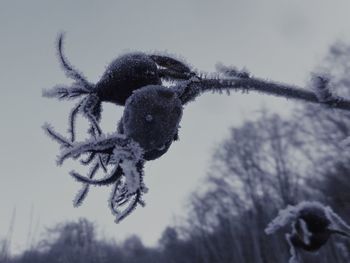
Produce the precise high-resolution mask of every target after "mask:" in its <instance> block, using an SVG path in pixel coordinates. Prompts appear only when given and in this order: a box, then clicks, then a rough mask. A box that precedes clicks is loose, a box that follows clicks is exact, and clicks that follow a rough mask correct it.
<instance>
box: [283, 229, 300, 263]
mask: <svg viewBox="0 0 350 263" xmlns="http://www.w3.org/2000/svg"><path fill="white" fill-rule="evenodd" d="M290 238H291V235H290V234H286V240H287V242H288V245H289V253H290V255H291V257H290V259H289V261H288V263H300V261H299V256H298V251H297V250H296V249H295V247H294V246H293V244H292V241H291V240H290Z"/></svg>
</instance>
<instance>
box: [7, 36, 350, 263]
mask: <svg viewBox="0 0 350 263" xmlns="http://www.w3.org/2000/svg"><path fill="white" fill-rule="evenodd" d="M317 71H318V73H323V74H327V75H328V76H329V77H330V79H331V86H332V87H334V89H335V91H334V92H336V93H340V94H341V95H343V96H344V97H347V98H349V97H350V89H349V87H350V47H349V46H348V45H346V44H344V43H337V44H335V45H333V46H332V47H331V48H330V52H329V54H328V56H327V57H326V59H325V60H324V63H323V64H322V66H320V67H319V68H318V69H317ZM349 138H350V113H348V112H345V111H339V110H332V109H326V108H323V107H320V106H319V105H310V104H303V105H299V106H297V107H296V108H295V112H294V113H293V114H292V117H291V118H289V119H287V120H286V119H283V118H281V117H280V116H279V115H278V114H271V113H268V112H266V111H262V112H261V115H260V117H259V118H258V119H257V120H254V121H246V122H245V123H244V124H243V125H241V126H240V127H235V128H232V129H231V131H230V136H229V137H228V138H226V139H225V140H224V141H223V142H222V143H221V145H219V147H218V148H217V150H216V152H215V153H214V155H213V162H212V166H211V168H210V170H209V172H208V176H207V178H206V180H205V184H204V185H203V186H202V187H201V188H200V189H198V191H196V192H195V193H193V194H192V195H191V198H190V201H189V203H188V215H187V216H186V220H185V221H184V222H182V223H181V224H180V225H178V226H173V227H168V228H166V229H165V230H164V232H163V234H162V237H161V238H160V240H159V245H158V246H157V247H153V248H149V247H146V246H144V245H143V243H142V241H141V240H140V239H139V238H138V237H137V236H132V237H130V238H128V239H126V240H125V241H124V242H121V243H116V242H113V241H105V240H99V239H97V238H96V233H95V227H94V225H93V224H92V223H90V222H89V221H87V220H86V219H81V220H79V221H78V222H69V223H64V224H60V225H58V226H56V227H55V228H53V229H51V230H49V231H48V233H47V238H46V239H44V240H42V241H41V242H39V243H38V244H37V246H36V247H34V248H32V249H30V250H28V251H26V252H24V253H23V254H22V255H19V256H16V257H14V258H10V257H9V256H8V253H7V252H6V242H4V244H3V246H2V247H0V262H11V263H34V262H35V263H40V262H45V263H46V262H50V263H56V262H57V263H58V262H60V263H66V262H74V263H79V262H84V263H90V262H91V263H92V262H99V263H104V262H105V263H111V262H118V263H123V262H128V263H141V262H155V263H158V262H159V263H160V262H166V263H197V262H198V263H209V262H210V263H226V262H227V263H228V262H230V263H231V262H247V263H248V262H254V263H274V262H276V263H277V262H288V258H289V251H288V249H289V248H288V245H287V242H285V238H284V233H280V234H279V235H275V236H267V235H266V234H265V233H264V229H265V227H266V226H267V224H268V222H269V221H271V220H272V219H273V218H274V217H275V216H276V215H277V213H278V210H279V209H281V208H284V207H286V206H287V205H288V204H296V203H298V202H300V201H302V200H310V201H311V200H315V201H320V202H323V203H325V204H328V205H330V206H331V207H332V208H333V210H334V211H335V212H336V213H338V214H339V215H340V216H341V217H342V218H343V219H344V220H345V221H347V222H348V223H349V222H350V179H349V178H350V177H349V176H350V154H349V147H350V140H349ZM303 259H304V261H305V262H307V263H308V262H310V263H312V262H318V263H326V262H328V263H348V262H349V261H350V242H349V241H347V240H345V239H341V238H339V237H332V238H331V240H330V241H329V242H328V243H327V245H326V246H325V247H323V248H322V249H321V250H320V251H319V252H318V254H310V253H305V254H304V255H303Z"/></svg>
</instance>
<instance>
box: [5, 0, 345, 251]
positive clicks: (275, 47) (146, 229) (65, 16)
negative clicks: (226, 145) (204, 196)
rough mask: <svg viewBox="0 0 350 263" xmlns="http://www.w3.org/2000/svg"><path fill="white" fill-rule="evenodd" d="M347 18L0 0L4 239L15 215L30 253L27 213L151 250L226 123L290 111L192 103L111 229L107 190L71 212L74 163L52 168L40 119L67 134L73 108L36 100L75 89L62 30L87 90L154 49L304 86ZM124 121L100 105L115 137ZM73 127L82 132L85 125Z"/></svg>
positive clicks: (220, 1)
mask: <svg viewBox="0 0 350 263" xmlns="http://www.w3.org/2000/svg"><path fill="white" fill-rule="evenodd" d="M349 10H350V1H349V0H332V1H330V0H293V1H290V0H264V1H262V0H231V1H228V0H226V1H224V0H217V1H209V0H205V1H204V0H201V1H199V0H198V1H197V0H177V1H165V0H164V1H161V0H147V1H141V0H140V1H133V0H129V1H88V0H76V1H68V0H61V1H47V0H42V1H39V0H31V1H24V0H23V1H16V0H11V1H10V0H9V1H6V0H1V1H0V76H1V78H0V79H1V86H0V89H1V96H0V120H1V128H0V135H1V136H0V138H1V139H0V140H1V142H0V143H1V147H0V157H1V158H0V164H1V173H0V176H1V183H0V206H1V207H0V238H1V237H3V236H5V235H6V233H7V231H8V228H9V223H10V218H11V214H12V211H13V208H14V207H16V211H17V214H16V221H15V227H14V235H13V250H14V251H18V250H20V249H23V248H25V246H26V243H27V236H28V230H29V229H30V213H31V212H30V211H33V219H34V220H33V221H34V222H33V225H36V224H38V226H39V233H40V232H41V231H42V230H43V229H44V227H46V226H52V225H53V224H55V223H57V222H61V221H63V220H74V219H76V218H79V217H86V218H88V219H90V220H92V221H94V222H96V223H97V224H98V226H99V227H100V229H101V230H102V231H103V232H104V233H105V235H106V236H107V237H114V238H117V239H119V240H120V239H123V238H124V237H126V236H127V235H129V234H138V235H140V236H141V237H142V239H143V241H144V242H145V243H146V244H149V245H153V244H155V243H156V242H157V240H158V238H159V235H160V233H161V231H162V230H163V229H164V227H165V226H166V225H168V224H171V223H172V222H173V218H174V216H182V215H184V210H185V204H186V200H187V199H188V196H189V194H190V192H191V191H192V190H194V189H195V188H196V187H198V186H200V184H201V183H202V180H203V179H204V177H205V174H206V170H207V168H208V167H209V165H210V158H211V154H212V152H213V150H214V149H215V146H216V145H217V143H219V142H220V141H221V140H222V139H223V138H224V137H225V136H226V135H227V134H228V129H229V127H231V126H233V125H239V124H240V123H242V121H243V120H244V119H246V118H254V117H255V116H256V115H257V111H259V109H260V108H261V107H262V106H265V107H266V108H268V109H271V110H273V111H277V112H280V113H282V114H285V115H287V114H288V111H289V110H290V109H291V107H292V105H293V104H294V103H298V102H293V101H286V100H284V99H276V98H272V97H267V96H260V95H255V94H253V93H251V94H249V95H242V94H235V93H233V94H231V96H225V95H212V94H208V95H204V96H202V97H200V98H199V99H197V101H196V102H195V103H192V104H190V105H189V106H187V107H186V109H185V112H184V117H183V120H182V124H181V126H182V128H181V130H180V141H179V142H177V143H174V144H173V145H172V147H171V149H170V151H169V152H168V153H167V154H166V155H165V156H163V157H162V158H161V159H158V160H156V161H154V162H150V163H147V165H146V171H145V172H146V176H145V183H146V185H147V186H148V187H149V189H150V191H149V193H148V194H146V195H145V200H146V203H147V206H146V207H145V208H139V209H137V210H136V211H135V212H134V213H133V214H132V215H131V216H130V217H128V218H127V219H126V220H125V221H124V222H122V223H120V224H118V225H116V224H115V223H114V218H113V216H112V215H111V213H110V210H109V208H108V206H107V199H108V196H109V191H110V189H107V188H97V189H96V188H93V189H91V191H90V193H89V196H88V198H87V199H86V202H85V203H84V205H83V206H82V207H80V208H79V209H75V208H73V206H72V199H73V197H74V195H75V193H76V191H77V190H78V189H79V187H80V185H79V184H78V183H76V182H75V181H74V180H72V178H70V176H69V175H68V171H69V170H71V169H72V167H74V163H73V162H67V163H66V164H65V165H64V166H63V167H56V165H55V160H56V155H57V154H58V152H59V151H58V145H57V144H56V143H54V142H53V141H51V140H50V139H49V138H48V137H46V136H45V135H44V133H43V131H42V130H41V125H42V124H43V123H44V122H45V121H48V122H50V123H51V124H52V125H53V126H54V127H56V128H57V130H59V131H61V132H65V131H66V129H67V116H68V112H69V110H70V108H71V107H72V103H69V102H57V101H54V100H49V99H44V98H42V97H41V90H42V89H43V88H50V87H52V86H54V85H55V84H59V83H62V84H69V83H71V81H70V80H69V79H67V78H66V77H65V75H64V73H63V72H62V70H61V68H60V66H59V63H58V60H57V57H56V50H55V40H56V38H57V34H58V32H60V31H65V32H66V33H67V35H66V42H65V51H66V55H67V57H68V58H69V59H70V61H71V62H72V64H74V65H75V66H76V67H77V68H79V69H80V70H81V71H82V72H83V73H84V74H85V75H86V76H87V77H88V79H89V80H90V81H92V82H96V81H97V80H98V79H99V77H100V76H101V74H102V73H103V71H104V69H105V67H106V65H107V64H108V63H109V62H110V61H111V60H112V59H113V58H115V57H116V56H118V54H120V53H122V52H125V51H127V50H141V51H146V52H151V51H155V50H156V51H167V52H169V53H172V54H176V55H179V56H181V57H183V58H185V59H186V60H187V61H188V62H190V63H191V64H192V65H193V66H194V67H195V68H197V69H199V70H203V71H209V72H210V71H213V70H214V65H215V63H216V62H219V61H221V62H223V63H225V64H229V65H235V66H237V67H246V68H247V69H249V70H250V71H251V72H252V73H253V74H254V75H256V76H259V77H265V78H268V79H273V80H277V81H282V82H287V83H291V84H292V83H293V84H297V85H303V84H304V83H305V81H306V80H307V77H308V73H309V72H310V71H311V70H312V69H313V67H314V66H315V65H317V63H318V62H319V61H320V59H321V58H322V56H323V55H324V54H325V52H326V50H327V48H328V46H329V45H330V44H331V43H332V42H334V41H335V40H337V39H345V40H349V36H350V34H349V32H350V16H349ZM121 113H122V108H119V109H118V108H116V107H115V106H113V105H104V112H103V121H102V127H103V129H104V130H105V131H107V132H112V131H113V130H115V127H116V123H117V121H118V119H119V118H120V116H121ZM78 125H79V127H81V131H85V127H86V123H85V122H84V120H81V119H80V122H79V123H78ZM84 125H85V126H84Z"/></svg>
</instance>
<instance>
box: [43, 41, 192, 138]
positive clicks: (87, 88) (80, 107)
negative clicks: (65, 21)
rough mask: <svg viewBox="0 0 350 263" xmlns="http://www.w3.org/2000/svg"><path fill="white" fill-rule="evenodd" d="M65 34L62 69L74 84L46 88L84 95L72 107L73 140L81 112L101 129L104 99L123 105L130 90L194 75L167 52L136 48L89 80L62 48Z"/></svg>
mask: <svg viewBox="0 0 350 263" xmlns="http://www.w3.org/2000/svg"><path fill="white" fill-rule="evenodd" d="M62 45H63V35H62V34H61V35H60V36H59V39H58V45H57V49H58V55H59V59H60V62H61V64H62V66H63V69H64V71H65V73H66V74H67V76H68V77H70V78H72V79H74V81H75V82H74V83H73V85H71V86H68V87H67V86H62V85H60V86H56V87H54V88H53V89H52V90H49V91H44V92H43V95H44V96H46V97H56V98H59V99H64V98H65V99H72V98H77V97H80V96H83V99H81V101H80V102H79V103H78V104H77V105H76V106H75V107H74V108H73V109H72V111H71V114H70V118H69V125H70V127H69V131H70V133H71V140H72V141H74V140H75V132H74V124H75V118H76V115H77V113H78V112H81V113H83V115H84V116H85V117H86V118H87V119H88V120H89V122H90V123H91V127H92V128H91V129H90V131H91V132H92V134H93V135H94V136H96V133H98V134H101V133H102V131H101V129H100V128H99V126H98V123H99V121H100V118H101V103H102V102H111V103H114V104H117V105H121V106H124V105H125V102H126V100H127V99H128V98H129V97H130V96H131V94H132V93H133V92H134V91H135V90H137V89H140V88H142V87H144V86H147V85H161V79H166V80H188V79H190V78H191V77H192V76H193V73H192V72H191V71H190V68H189V67H188V66H186V65H185V64H184V63H182V62H180V61H178V60H176V59H174V58H170V57H167V56H160V55H147V54H145V53H142V52H133V53H128V54H125V55H122V56H120V57H118V58H116V59H115V60H113V61H112V63H111V64H110V65H109V66H108V67H107V69H106V71H105V72H104V73H103V75H102V77H101V79H100V80H99V81H98V82H97V83H96V84H93V83H90V82H88V81H87V79H86V78H85V77H84V76H83V75H82V74H81V73H80V72H79V71H78V70H76V69H74V68H73V67H72V66H71V65H70V63H69V62H68V61H67V59H66V58H65V57H64V55H63V52H62Z"/></svg>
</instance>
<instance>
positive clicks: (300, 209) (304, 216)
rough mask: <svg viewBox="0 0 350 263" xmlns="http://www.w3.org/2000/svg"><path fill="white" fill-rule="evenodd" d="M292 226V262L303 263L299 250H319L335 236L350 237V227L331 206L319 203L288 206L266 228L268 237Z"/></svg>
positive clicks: (287, 238) (289, 240)
mask: <svg viewBox="0 0 350 263" xmlns="http://www.w3.org/2000/svg"><path fill="white" fill-rule="evenodd" d="M286 226H290V227H291V230H290V232H289V233H287V234H286V240H287V242H288V244H289V246H290V253H291V258H290V260H289V263H298V262H300V255H299V253H298V251H299V250H300V249H301V250H305V251H309V252H315V251H318V250H319V249H320V248H321V247H322V246H324V245H325V244H326V243H327V241H328V239H329V238H330V236H331V235H332V234H338V235H341V236H343V237H347V238H350V226H349V225H348V224H346V223H345V222H344V221H343V220H342V219H341V218H340V217H339V216H338V215H337V214H336V213H335V212H333V210H332V209H331V208H330V207H329V206H324V205H323V204H321V203H319V202H307V201H303V202H301V203H299V204H297V205H296V206H288V207H287V208H285V209H283V210H281V211H280V212H279V214H278V216H277V217H276V218H275V219H274V220H273V221H272V222H271V223H270V224H269V225H268V226H267V228H266V229H265V232H266V234H269V235H270V234H273V233H275V232H276V231H277V230H279V229H281V228H284V227H286Z"/></svg>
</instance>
